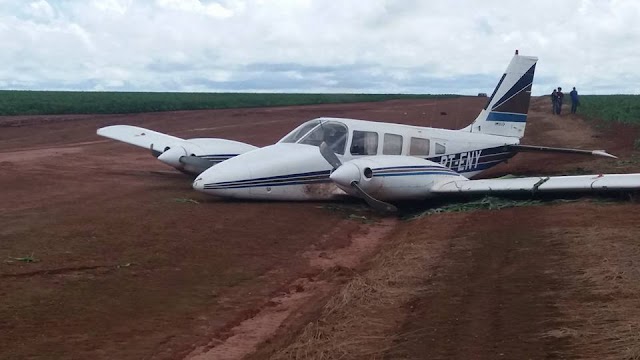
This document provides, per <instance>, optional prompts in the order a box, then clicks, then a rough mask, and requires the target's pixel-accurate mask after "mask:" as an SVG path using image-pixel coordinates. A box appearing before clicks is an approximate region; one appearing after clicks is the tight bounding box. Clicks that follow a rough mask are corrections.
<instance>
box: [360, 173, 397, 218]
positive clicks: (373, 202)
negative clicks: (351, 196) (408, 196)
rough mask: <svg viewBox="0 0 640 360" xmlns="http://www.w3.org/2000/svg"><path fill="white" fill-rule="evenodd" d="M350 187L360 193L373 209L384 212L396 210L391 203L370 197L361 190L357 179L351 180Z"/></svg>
mask: <svg viewBox="0 0 640 360" xmlns="http://www.w3.org/2000/svg"><path fill="white" fill-rule="evenodd" d="M351 187H353V188H354V189H356V191H357V192H358V194H360V196H362V198H363V199H364V201H366V202H367V204H369V206H371V207H372V208H373V209H375V210H378V211H380V212H385V213H391V212H396V211H398V208H397V207H395V206H393V205H391V204H389V203H386V202H384V201H380V200H378V199H376V198H374V197H372V196H371V195H369V194H367V192H366V191H364V190H362V188H361V187H360V185H358V182H357V181H353V182H351Z"/></svg>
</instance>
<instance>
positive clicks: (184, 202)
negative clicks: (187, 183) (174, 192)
mask: <svg viewBox="0 0 640 360" xmlns="http://www.w3.org/2000/svg"><path fill="white" fill-rule="evenodd" d="M173 201H175V202H177V203H182V204H188V203H189V204H200V202H199V201H198V200H194V199H189V198H174V199H173Z"/></svg>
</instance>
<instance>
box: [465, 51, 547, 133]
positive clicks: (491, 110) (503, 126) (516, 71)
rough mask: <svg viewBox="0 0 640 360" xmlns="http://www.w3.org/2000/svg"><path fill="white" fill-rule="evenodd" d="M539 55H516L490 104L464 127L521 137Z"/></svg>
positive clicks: (469, 129)
mask: <svg viewBox="0 0 640 360" xmlns="http://www.w3.org/2000/svg"><path fill="white" fill-rule="evenodd" d="M537 61H538V58H537V57H532V56H521V55H518V53H517V51H516V55H515V56H514V57H513V59H512V60H511V63H509V66H508V67H507V71H506V72H505V73H504V74H503V75H502V78H500V81H499V82H498V85H497V86H496V88H495V90H493V94H492V95H491V97H490V98H489V101H488V102H487V105H486V106H485V107H484V109H482V111H481V112H480V114H479V115H478V117H477V118H476V119H475V121H474V122H473V123H472V124H471V125H469V126H467V127H466V128H464V129H463V130H466V131H470V132H474V133H483V134H491V135H501V136H509V137H517V138H522V137H523V136H524V128H525V126H526V125H527V113H528V112H529V101H530V100H531V84H532V83H533V74H534V72H535V69H536V62H537Z"/></svg>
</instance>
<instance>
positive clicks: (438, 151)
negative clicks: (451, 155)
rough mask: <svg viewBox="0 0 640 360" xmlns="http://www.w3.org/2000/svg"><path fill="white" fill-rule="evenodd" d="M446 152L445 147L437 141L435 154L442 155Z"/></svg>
mask: <svg viewBox="0 0 640 360" xmlns="http://www.w3.org/2000/svg"><path fill="white" fill-rule="evenodd" d="M446 152H447V148H446V147H445V146H444V145H442V144H439V143H436V155H442V154H444V153H446Z"/></svg>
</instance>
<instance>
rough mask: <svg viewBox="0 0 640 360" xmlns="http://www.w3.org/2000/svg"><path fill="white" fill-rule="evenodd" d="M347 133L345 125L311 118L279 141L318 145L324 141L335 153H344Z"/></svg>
mask: <svg viewBox="0 0 640 360" xmlns="http://www.w3.org/2000/svg"><path fill="white" fill-rule="evenodd" d="M347 134H348V130H347V127H346V126H345V125H344V124H342V123H339V122H335V121H324V122H323V121H321V120H313V121H310V122H308V123H305V124H302V125H301V126H300V127H298V129H296V130H294V131H293V132H291V133H290V134H289V135H287V136H286V137H285V138H284V139H282V140H280V142H282V143H298V144H306V145H313V146H320V144H322V142H323V141H324V142H326V143H327V145H329V147H330V148H331V149H332V150H333V151H334V152H335V153H337V154H341V155H344V150H345V146H346V144H347Z"/></svg>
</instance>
